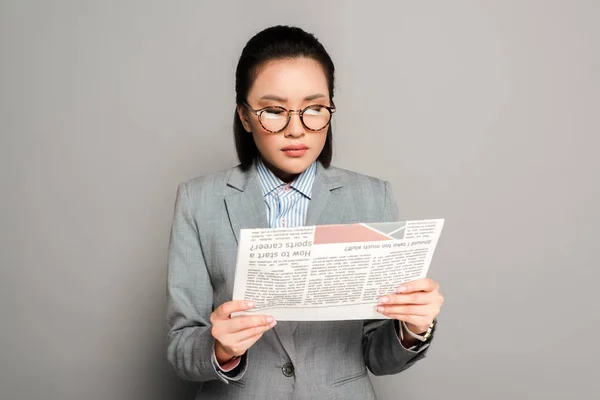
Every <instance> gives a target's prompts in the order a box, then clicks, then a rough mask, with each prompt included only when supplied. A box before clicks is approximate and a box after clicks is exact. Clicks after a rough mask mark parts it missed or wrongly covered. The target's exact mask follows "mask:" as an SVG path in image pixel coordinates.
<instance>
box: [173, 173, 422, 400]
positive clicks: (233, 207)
mask: <svg viewBox="0 0 600 400" xmlns="http://www.w3.org/2000/svg"><path fill="white" fill-rule="evenodd" d="M312 193H313V196H312V199H311V202H310V205H309V210H308V215H307V221H306V225H320V224H339V223H344V224H346V223H356V222H383V221H395V220H397V219H398V214H397V208H396V205H395V202H394V199H393V196H392V193H391V191H390V185H389V183H388V182H384V181H381V180H379V179H376V178H372V177H368V176H365V175H360V174H357V173H354V172H350V171H346V170H342V169H339V168H335V167H330V168H327V169H326V168H324V167H323V166H322V165H321V164H320V163H319V164H318V166H317V172H316V178H315V182H314V186H313V191H312ZM266 227H267V216H266V210H265V204H264V200H263V195H262V192H261V188H260V182H259V179H258V175H257V172H256V167H252V168H250V169H249V170H247V171H242V169H240V168H239V167H235V168H231V169H229V170H225V171H222V172H218V173H215V174H211V175H207V176H203V177H199V178H195V179H192V180H190V181H188V182H185V183H182V184H181V185H179V188H178V191H177V200H176V204H175V213H174V218H173V225H172V231H171V240H170V246H169V266H168V285H167V286H168V287H167V292H168V293H167V296H168V309H167V322H168V329H169V332H168V359H169V361H170V363H171V364H172V366H173V368H174V369H175V371H176V373H177V375H178V376H180V377H181V378H183V379H185V380H190V381H198V382H201V383H200V385H199V390H198V395H197V397H196V398H197V399H200V398H202V399H344V400H348V399H361V400H365V399H374V398H375V393H374V391H373V387H372V385H371V382H370V379H369V376H368V374H367V368H368V369H369V370H370V371H371V372H372V373H373V374H375V375H386V374H395V373H398V372H400V371H402V370H405V369H406V368H408V367H410V366H411V365H413V364H414V363H415V362H416V361H418V360H419V359H421V358H423V357H424V356H425V353H426V352H427V350H425V349H422V351H419V352H415V351H411V350H407V349H405V348H404V347H403V346H402V345H401V344H400V342H399V340H398V337H397V334H396V331H395V329H396V325H395V323H394V321H392V320H370V321H356V320H354V321H332V322H285V321H282V322H279V323H278V324H277V325H276V326H275V328H273V329H271V330H269V331H267V332H266V333H265V334H264V335H263V336H262V337H261V338H260V339H259V340H258V341H257V342H256V343H255V344H254V345H253V346H252V347H251V348H250V349H249V350H248V352H247V353H246V355H245V356H244V357H242V361H241V364H240V366H239V367H238V368H236V370H234V371H232V373H229V374H224V373H222V372H221V371H220V370H218V369H217V368H216V366H215V360H214V355H213V354H214V353H213V346H214V339H213V337H212V336H211V325H210V320H209V316H210V313H211V312H212V311H213V310H214V309H215V308H216V307H218V306H219V305H221V304H222V303H224V302H226V301H230V300H231V299H232V293H233V277H234V271H235V262H236V251H237V240H238V235H239V232H240V229H243V228H266ZM229 375H231V376H229Z"/></svg>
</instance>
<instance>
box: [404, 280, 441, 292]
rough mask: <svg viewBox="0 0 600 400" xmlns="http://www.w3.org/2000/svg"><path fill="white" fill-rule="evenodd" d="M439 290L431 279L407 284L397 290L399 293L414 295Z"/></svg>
mask: <svg viewBox="0 0 600 400" xmlns="http://www.w3.org/2000/svg"><path fill="white" fill-rule="evenodd" d="M437 288H439V285H438V283H437V282H436V281H434V280H433V279H430V278H425V279H417V280H416V281H412V282H406V283H404V284H402V285H400V286H398V287H397V288H396V292H397V293H413V292H419V291H423V292H431V291H433V290H435V289H437Z"/></svg>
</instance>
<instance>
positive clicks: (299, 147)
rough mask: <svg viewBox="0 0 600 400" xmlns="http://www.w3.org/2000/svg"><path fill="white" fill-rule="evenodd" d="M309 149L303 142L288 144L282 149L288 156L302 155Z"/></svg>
mask: <svg viewBox="0 0 600 400" xmlns="http://www.w3.org/2000/svg"><path fill="white" fill-rule="evenodd" d="M307 150H308V147H306V146H305V145H303V144H295V145H291V146H286V147H284V148H283V149H281V151H283V153H284V154H285V155H286V156H288V157H302V156H303V155H304V154H305V153H306V151H307Z"/></svg>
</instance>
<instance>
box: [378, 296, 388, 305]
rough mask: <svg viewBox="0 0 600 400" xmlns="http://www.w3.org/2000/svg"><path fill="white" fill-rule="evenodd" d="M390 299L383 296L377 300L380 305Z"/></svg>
mask: <svg viewBox="0 0 600 400" xmlns="http://www.w3.org/2000/svg"><path fill="white" fill-rule="evenodd" d="M388 301H390V299H389V298H388V297H387V296H383V297H380V298H379V302H380V303H387V302H388Z"/></svg>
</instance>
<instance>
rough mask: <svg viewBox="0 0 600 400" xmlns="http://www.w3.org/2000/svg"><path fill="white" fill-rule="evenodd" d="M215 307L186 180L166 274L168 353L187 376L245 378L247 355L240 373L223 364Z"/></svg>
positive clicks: (181, 374) (196, 378) (225, 379)
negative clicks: (215, 333)
mask: <svg viewBox="0 0 600 400" xmlns="http://www.w3.org/2000/svg"><path fill="white" fill-rule="evenodd" d="M212 309H213V289H212V285H211V282H210V276H209V274H208V270H207V268H206V264H205V260H204V256H203V254H202V246H201V243H200V238H199V234H198V226H197V224H196V221H195V220H194V218H193V213H192V211H191V203H190V199H189V194H188V189H187V184H186V183H182V184H180V185H179V187H178V189H177V200H176V202H175V211H174V216H173V223H172V226H171V238H170V242H169V257H168V274H167V328H168V336H167V357H168V359H169V362H170V363H171V365H172V366H173V368H174V370H175V373H176V374H177V375H178V376H179V377H180V378H182V379H186V380H190V381H209V380H215V379H220V380H221V381H223V382H225V383H228V382H229V381H231V380H239V379H241V377H242V376H243V375H244V373H245V372H246V368H247V361H246V357H242V360H241V363H240V365H239V366H238V367H236V368H235V371H236V372H237V371H239V372H238V373H237V374H235V375H234V376H231V373H225V372H223V371H222V370H220V368H218V364H217V362H216V359H215V357H214V351H213V349H214V343H215V341H214V338H213V336H212V334H211V329H212V325H211V323H210V314H211V312H212V311H213V310H212ZM232 372H233V371H232Z"/></svg>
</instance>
